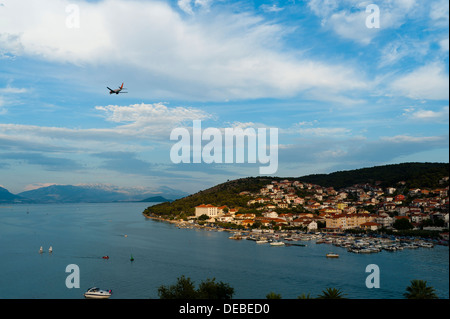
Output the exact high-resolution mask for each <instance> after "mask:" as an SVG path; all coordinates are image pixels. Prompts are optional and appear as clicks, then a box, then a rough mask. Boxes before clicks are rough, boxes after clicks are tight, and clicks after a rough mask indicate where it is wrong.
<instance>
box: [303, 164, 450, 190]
mask: <svg viewBox="0 0 450 319" xmlns="http://www.w3.org/2000/svg"><path fill="white" fill-rule="evenodd" d="M445 176H449V164H448V163H402V164H393V165H384V166H375V167H370V168H361V169H356V170H350V171H340V172H334V173H330V174H316V175H308V176H303V177H301V178H299V180H301V181H303V182H307V183H313V184H317V185H320V186H324V187H334V188H336V189H339V188H343V187H347V186H352V185H354V184H360V183H372V184H373V183H375V182H377V181H378V182H381V184H380V186H381V187H387V186H395V185H396V184H397V183H398V182H399V181H405V182H406V187H408V188H415V187H419V188H420V187H424V188H435V187H440V186H442V185H439V180H440V179H441V178H442V177H445Z"/></svg>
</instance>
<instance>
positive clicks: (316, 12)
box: [0, 0, 449, 193]
mask: <svg viewBox="0 0 450 319" xmlns="http://www.w3.org/2000/svg"><path fill="white" fill-rule="evenodd" d="M369 4H376V5H377V6H378V8H379V22H380V27H379V28H368V27H367V26H366V19H367V17H368V16H369V15H370V14H372V12H366V8H367V6H368V5H369ZM448 12H449V9H448V3H447V1H440V0H439V1H437V0H436V1H419V0H396V1H394V0H392V1H353V0H341V1H333V0H310V1H307V0H304V1H300V0H291V1H272V0H266V1H225V0H179V1H176V0H172V1H144V0H141V1H138V0H135V1H128V0H127V1H125V0H104V1H76V0H72V1H67V0H46V1H39V3H38V2H36V1H33V0H20V1H17V0H0V185H2V186H3V187H6V188H7V189H9V190H10V191H12V192H14V193H18V192H20V191H23V190H27V189H33V188H36V187H41V186H45V185H50V184H108V185H116V186H118V187H144V188H152V187H158V186H169V187H173V188H177V189H180V190H183V191H187V192H196V191H198V190H200V189H205V188H207V187H210V186H213V185H215V184H217V183H221V182H224V181H226V180H227V179H234V178H240V177H245V176H257V175H259V171H258V167H259V165H255V164H245V163H244V164H205V163H202V164H174V163H172V162H171V160H170V149H171V147H172V146H173V144H174V142H173V141H170V139H169V136H170V132H171V131H172V129H174V128H176V127H187V128H190V127H192V121H193V120H198V119H199V120H202V127H203V128H207V127H216V128H220V129H223V128H227V127H242V128H255V129H256V128H278V130H279V166H278V171H277V173H276V174H275V175H277V176H302V175H306V174H311V173H329V172H333V171H336V170H344V169H355V168H361V167H370V166H375V165H383V164H390V163H400V162H411V161H420V162H424V161H427V162H448V161H449V158H448V151H449V139H448V128H449V127H448V126H449V119H448V118H449V91H448V82H449V64H448V63H449V59H448V57H449V37H448V32H449V16H448ZM122 82H125V87H127V90H128V93H127V94H121V95H109V94H108V91H107V89H106V86H109V87H117V86H119V85H120V84H121V83H122Z"/></svg>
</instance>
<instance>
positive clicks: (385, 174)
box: [0, 163, 449, 210]
mask: <svg viewBox="0 0 450 319" xmlns="http://www.w3.org/2000/svg"><path fill="white" fill-rule="evenodd" d="M446 176H449V163H402V164H393V165H384V166H375V167H370V168H362V169H355V170H349V171H340V172H334V173H330V174H315V175H307V176H303V177H272V176H263V177H248V178H242V179H238V180H233V181H228V182H226V183H223V184H219V185H216V186H214V187H211V188H209V189H207V190H204V191H200V192H198V193H197V194H193V195H190V194H188V193H186V192H182V191H179V190H176V189H172V188H170V187H166V186H162V187H159V188H157V189H148V188H142V187H141V188H139V187H130V188H123V187H117V186H113V185H104V184H95V185H76V186H74V185H52V186H48V187H41V188H38V189H34V190H30V191H26V192H22V193H19V194H16V195H15V194H12V193H10V192H9V191H8V190H7V189H5V188H2V187H0V204H2V203H80V202H88V203H92V202H98V203H104V202H124V201H141V202H167V201H170V202H172V201H174V200H177V201H175V202H174V203H173V204H171V206H174V205H176V204H177V203H179V202H180V199H183V200H184V201H193V200H194V199H198V200H196V201H195V203H194V202H192V203H190V204H193V205H196V204H198V203H200V204H201V203H204V202H208V203H214V202H216V201H218V194H222V193H223V194H226V195H227V196H226V197H227V198H228V199H229V200H231V199H233V198H236V196H235V194H237V193H239V192H241V191H243V190H248V191H257V190H258V189H260V188H261V187H262V186H263V185H265V184H266V183H270V182H271V181H272V180H282V179H290V180H299V181H302V182H306V183H312V184H317V185H320V186H324V187H331V186H332V187H335V188H337V189H339V188H343V187H347V186H351V185H354V184H359V183H371V184H378V185H379V186H381V187H386V186H395V185H396V184H397V183H398V182H400V181H403V182H404V183H405V187H408V188H415V187H426V188H434V187H442V186H443V185H440V184H439V183H438V182H439V180H440V179H441V178H443V177H446ZM446 185H448V181H447V184H446ZM444 187H445V186H444ZM197 201H198V203H197ZM155 207H156V206H155ZM191 207H193V206H192V205H191ZM180 209H181V210H182V208H179V210H180Z"/></svg>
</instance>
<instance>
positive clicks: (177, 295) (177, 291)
mask: <svg viewBox="0 0 450 319" xmlns="http://www.w3.org/2000/svg"><path fill="white" fill-rule="evenodd" d="M158 296H159V298H160V299H196V297H197V292H196V290H195V287H194V283H193V282H192V280H191V279H190V278H186V277H184V275H183V276H181V277H180V278H178V280H177V283H176V284H175V285H171V286H169V287H165V286H161V287H159V288H158Z"/></svg>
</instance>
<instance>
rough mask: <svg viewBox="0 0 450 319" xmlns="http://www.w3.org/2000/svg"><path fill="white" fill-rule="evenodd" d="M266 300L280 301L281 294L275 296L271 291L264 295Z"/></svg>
mask: <svg viewBox="0 0 450 319" xmlns="http://www.w3.org/2000/svg"><path fill="white" fill-rule="evenodd" d="M266 299H281V294H276V293H274V292H273V291H271V292H269V293H268V294H267V295H266Z"/></svg>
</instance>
